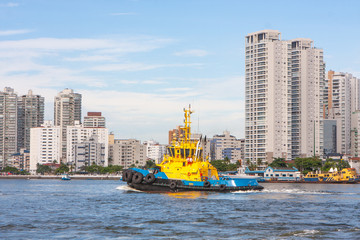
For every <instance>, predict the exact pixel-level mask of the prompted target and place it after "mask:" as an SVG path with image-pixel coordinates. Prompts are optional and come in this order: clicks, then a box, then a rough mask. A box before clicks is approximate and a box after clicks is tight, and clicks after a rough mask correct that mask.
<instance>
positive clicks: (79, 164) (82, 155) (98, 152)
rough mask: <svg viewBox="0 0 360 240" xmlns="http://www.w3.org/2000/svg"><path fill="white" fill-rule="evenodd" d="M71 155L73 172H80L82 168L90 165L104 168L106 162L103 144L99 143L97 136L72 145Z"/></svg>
mask: <svg viewBox="0 0 360 240" xmlns="http://www.w3.org/2000/svg"><path fill="white" fill-rule="evenodd" d="M71 153H72V160H73V163H74V166H75V171H82V170H83V168H84V167H86V166H90V165H92V164H96V165H98V166H105V163H106V162H107V160H106V154H105V143H100V142H99V141H98V136H97V135H93V136H91V137H90V138H89V139H88V140H86V141H83V142H82V143H76V144H73V145H72V149H71Z"/></svg>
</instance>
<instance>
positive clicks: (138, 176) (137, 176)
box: [132, 172, 144, 183]
mask: <svg viewBox="0 0 360 240" xmlns="http://www.w3.org/2000/svg"><path fill="white" fill-rule="evenodd" d="M143 178H144V175H142V173H140V172H136V173H135V174H134V176H133V177H132V182H133V183H141V182H142V180H143Z"/></svg>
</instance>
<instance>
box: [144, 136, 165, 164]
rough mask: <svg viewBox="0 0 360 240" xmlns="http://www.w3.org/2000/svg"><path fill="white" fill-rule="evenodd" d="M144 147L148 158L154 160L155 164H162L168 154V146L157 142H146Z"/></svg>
mask: <svg viewBox="0 0 360 240" xmlns="http://www.w3.org/2000/svg"><path fill="white" fill-rule="evenodd" d="M144 145H145V148H146V157H147V158H148V159H151V160H154V161H155V163H161V161H162V160H163V156H164V154H165V153H166V146H165V145H162V144H159V143H158V142H155V141H146V142H144Z"/></svg>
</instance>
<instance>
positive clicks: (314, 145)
mask: <svg viewBox="0 0 360 240" xmlns="http://www.w3.org/2000/svg"><path fill="white" fill-rule="evenodd" d="M245 48H246V49H245V75H246V76H245V77H246V79H245V83H246V94H245V96H246V106H245V112H246V130H245V131H246V132H245V136H246V143H245V160H250V161H252V162H256V161H257V160H258V159H261V160H262V161H267V162H271V161H272V160H273V158H278V157H280V158H285V159H293V158H295V157H306V156H313V155H321V154H322V144H323V143H322V142H323V139H322V117H323V115H322V111H323V103H322V96H323V92H322V91H323V86H324V74H325V73H324V71H325V65H324V62H323V51H322V50H321V49H317V48H314V47H313V43H312V40H310V39H303V38H298V39H294V40H288V41H282V40H281V38H280V32H279V31H276V30H264V31H258V32H255V33H251V34H249V35H247V36H246V38H245Z"/></svg>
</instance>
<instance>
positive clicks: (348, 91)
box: [324, 71, 360, 155]
mask: <svg viewBox="0 0 360 240" xmlns="http://www.w3.org/2000/svg"><path fill="white" fill-rule="evenodd" d="M326 82H327V86H328V87H327V91H326V92H325V95H327V99H328V101H327V103H326V104H325V105H324V109H325V110H326V114H325V117H326V118H327V119H333V120H336V121H337V151H338V153H341V154H345V155H348V154H350V153H351V148H352V147H351V145H352V141H351V133H350V132H351V129H352V126H351V125H352V123H351V122H352V120H351V118H352V117H355V116H356V115H354V114H353V113H354V112H355V111H357V110H359V107H360V103H359V101H360V96H359V92H360V91H359V89H360V84H359V79H357V78H356V77H353V76H352V74H350V73H342V72H334V71H329V72H328V78H327V79H326ZM354 123H355V122H354Z"/></svg>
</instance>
